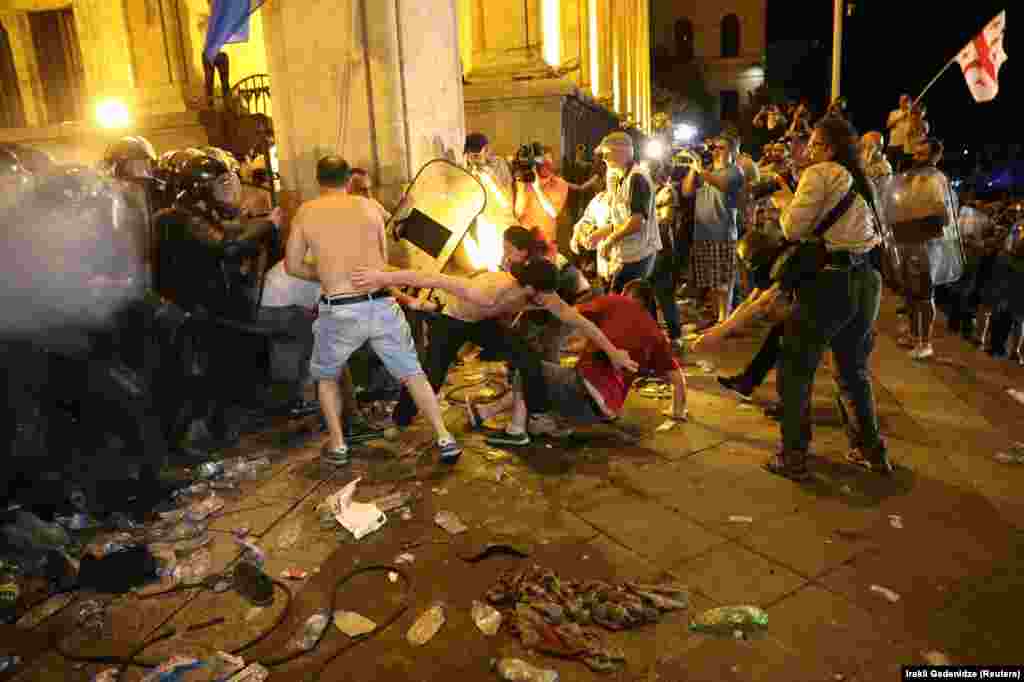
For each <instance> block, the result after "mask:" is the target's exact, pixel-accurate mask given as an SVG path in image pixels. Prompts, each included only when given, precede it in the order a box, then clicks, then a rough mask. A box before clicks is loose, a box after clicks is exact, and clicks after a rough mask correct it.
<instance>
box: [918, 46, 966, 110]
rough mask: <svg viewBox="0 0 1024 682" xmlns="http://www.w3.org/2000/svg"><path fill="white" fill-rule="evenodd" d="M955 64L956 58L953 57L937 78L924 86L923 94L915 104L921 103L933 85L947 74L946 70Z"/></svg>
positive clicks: (936, 75)
mask: <svg viewBox="0 0 1024 682" xmlns="http://www.w3.org/2000/svg"><path fill="white" fill-rule="evenodd" d="M955 62H956V57H953V58H952V59H950V60H949V61H948V62H946V65H945V66H943V67H942V70H941V71H939V72H938V73H937V74H935V78H933V79H931V81H929V82H928V85H926V86H924V90H922V91H921V94H920V95H918V96H917V99H915V100H914V102H913V103H914V104H917V103H918V102H920V101H921V98H922V97H924V93H926V92H928V90H930V89H931V87H932V86H933V85H935V81H937V80H939V77H940V76H941V75H942V74H944V73H946V69H948V68H949V67H951V66H953V64H954V63H955Z"/></svg>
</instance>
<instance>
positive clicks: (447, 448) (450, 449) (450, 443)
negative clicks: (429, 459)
mask: <svg viewBox="0 0 1024 682" xmlns="http://www.w3.org/2000/svg"><path fill="white" fill-rule="evenodd" d="M437 447H438V448H439V449H440V450H441V463H442V464H455V463H456V462H458V461H459V457H461V456H462V448H460V447H459V444H458V443H456V442H455V439H454V438H446V439H445V440H439V441H437Z"/></svg>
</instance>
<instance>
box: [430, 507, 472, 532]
mask: <svg viewBox="0 0 1024 682" xmlns="http://www.w3.org/2000/svg"><path fill="white" fill-rule="evenodd" d="M434 523H436V524H437V525H439V526H441V528H444V529H445V531H447V533H448V534H449V535H458V534H460V533H465V532H466V531H467V530H469V526H467V525H466V524H464V523H463V522H462V520H461V519H460V518H459V517H458V516H456V515H455V514H454V513H453V512H450V511H439V512H437V516H435V517H434Z"/></svg>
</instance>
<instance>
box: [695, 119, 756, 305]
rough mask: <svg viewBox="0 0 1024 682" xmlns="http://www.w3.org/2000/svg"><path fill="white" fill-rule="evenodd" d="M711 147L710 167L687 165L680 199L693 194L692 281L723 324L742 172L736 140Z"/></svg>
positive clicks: (731, 275)
mask: <svg viewBox="0 0 1024 682" xmlns="http://www.w3.org/2000/svg"><path fill="white" fill-rule="evenodd" d="M711 144H712V158H713V160H714V164H713V167H712V168H711V169H704V168H701V167H700V166H697V165H695V166H691V167H690V172H689V174H688V175H687V176H686V178H685V179H684V180H683V196H686V197H691V196H693V195H694V194H696V195H697V200H696V207H695V213H694V221H693V223H694V225H693V247H692V251H691V256H690V258H691V267H692V268H693V272H694V280H695V283H696V285H697V287H698V288H700V289H707V290H710V295H711V302H712V309H713V310H714V311H715V313H716V314H717V318H718V321H719V322H723V321H725V320H726V319H727V318H728V317H729V313H730V312H731V309H732V287H733V284H734V282H735V280H736V240H737V239H738V237H739V230H738V228H737V219H738V210H737V200H738V198H739V194H740V191H742V189H743V172H742V171H741V170H740V169H739V167H738V166H737V165H736V153H737V151H738V146H739V145H738V144H737V141H736V140H733V139H731V138H728V137H719V138H716V139H715V140H714V141H713V142H712V143H711Z"/></svg>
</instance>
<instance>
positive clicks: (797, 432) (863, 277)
mask: <svg viewBox="0 0 1024 682" xmlns="http://www.w3.org/2000/svg"><path fill="white" fill-rule="evenodd" d="M857 142H858V140H857V134H856V132H855V131H854V129H853V127H852V126H851V125H850V124H849V123H848V122H847V121H845V120H843V119H841V118H837V117H826V118H824V119H822V120H821V121H820V122H819V123H818V124H817V126H815V128H814V132H813V134H812V135H811V140H810V144H809V146H808V150H809V151H808V153H809V156H810V162H811V165H810V166H808V168H807V169H806V170H804V172H803V174H802V175H801V177H800V184H799V185H798V186H797V189H796V193H795V194H792V193H790V192H789V191H788V190H787V189H785V188H784V189H783V190H781V191H780V192H779V193H778V194H777V195H776V197H775V199H774V200H775V201H776V202H777V205H778V207H779V208H780V209H781V210H782V215H781V218H780V224H781V226H782V230H783V232H784V233H785V235H786V238H787V239H789V240H790V241H800V240H807V239H818V238H817V237H815V236H814V235H813V232H814V229H815V227H816V226H817V225H818V224H820V223H821V222H822V221H823V220H824V219H825V217H826V216H827V215H828V214H829V213H830V212H832V210H833V209H834V208H836V207H837V206H839V205H840V203H842V202H843V201H844V199H845V197H846V196H847V194H848V193H851V192H852V197H851V199H852V201H850V203H849V205H848V207H847V208H846V209H845V211H843V212H842V214H841V215H840V217H839V218H838V219H837V220H836V221H835V222H834V224H833V225H832V227H831V228H829V229H828V230H827V231H826V232H825V234H824V235H822V237H821V239H822V240H823V241H824V244H825V248H826V253H827V255H826V257H825V262H824V263H823V265H822V268H821V269H820V270H819V271H818V272H817V273H816V274H815V275H814V276H812V277H809V278H806V279H805V280H804V281H802V282H801V283H800V285H799V286H798V287H797V289H796V291H795V294H796V304H795V306H794V308H793V311H792V313H791V315H790V318H789V321H788V323H787V326H786V330H785V335H784V338H783V340H782V353H781V357H780V359H779V375H780V377H779V378H780V385H779V394H780V398H781V399H782V449H781V451H780V452H779V454H778V455H776V456H775V457H773V458H772V459H771V460H770V461H768V462H767V463H766V464H765V468H767V469H768V470H769V471H770V472H772V473H775V474H779V475H781V476H785V477H787V478H792V479H794V480H801V479H804V478H807V477H808V476H809V472H808V470H807V453H808V448H809V446H810V441H811V421H810V405H811V389H812V387H813V384H814V375H815V372H817V369H818V365H819V364H821V360H822V356H823V355H824V353H825V352H826V351H827V350H828V349H829V348H830V347H831V349H832V353H833V358H834V362H835V364H836V370H837V371H836V374H837V379H838V382H839V388H840V390H841V391H842V393H843V398H844V403H845V404H847V405H850V406H851V408H852V411H853V412H854V414H853V415H850V417H851V418H852V419H853V420H854V421H855V422H856V427H855V428H856V431H855V433H856V434H857V437H858V440H859V442H857V443H856V445H855V447H854V448H853V449H852V450H851V452H850V453H849V455H848V458H849V459H850V460H851V461H852V462H854V463H856V464H859V465H861V466H863V467H865V468H867V469H869V470H871V471H876V472H878V473H889V472H891V470H892V468H891V465H890V464H889V460H888V457H887V454H886V446H885V443H884V442H883V441H882V439H881V436H880V435H879V430H878V416H877V414H876V412H875V400H874V395H873V392H872V387H871V379H870V376H869V374H868V358H869V356H870V355H871V351H872V348H873V346H874V333H873V326H874V323H875V320H876V319H877V317H878V307H879V303H880V300H881V289H882V282H881V276H880V275H879V274H878V271H877V270H876V269H875V268H874V267H872V265H871V262H870V260H869V257H868V254H869V252H870V251H871V250H872V249H873V248H874V247H876V246H877V245H878V244H879V243H880V242H881V236H880V234H879V230H878V229H877V227H876V219H875V217H874V216H875V213H874V210H873V204H874V201H875V192H874V186H873V185H872V183H871V181H870V180H869V179H868V177H867V175H866V173H865V172H864V168H863V166H862V165H861V163H860V160H859V156H858V154H857Z"/></svg>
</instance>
